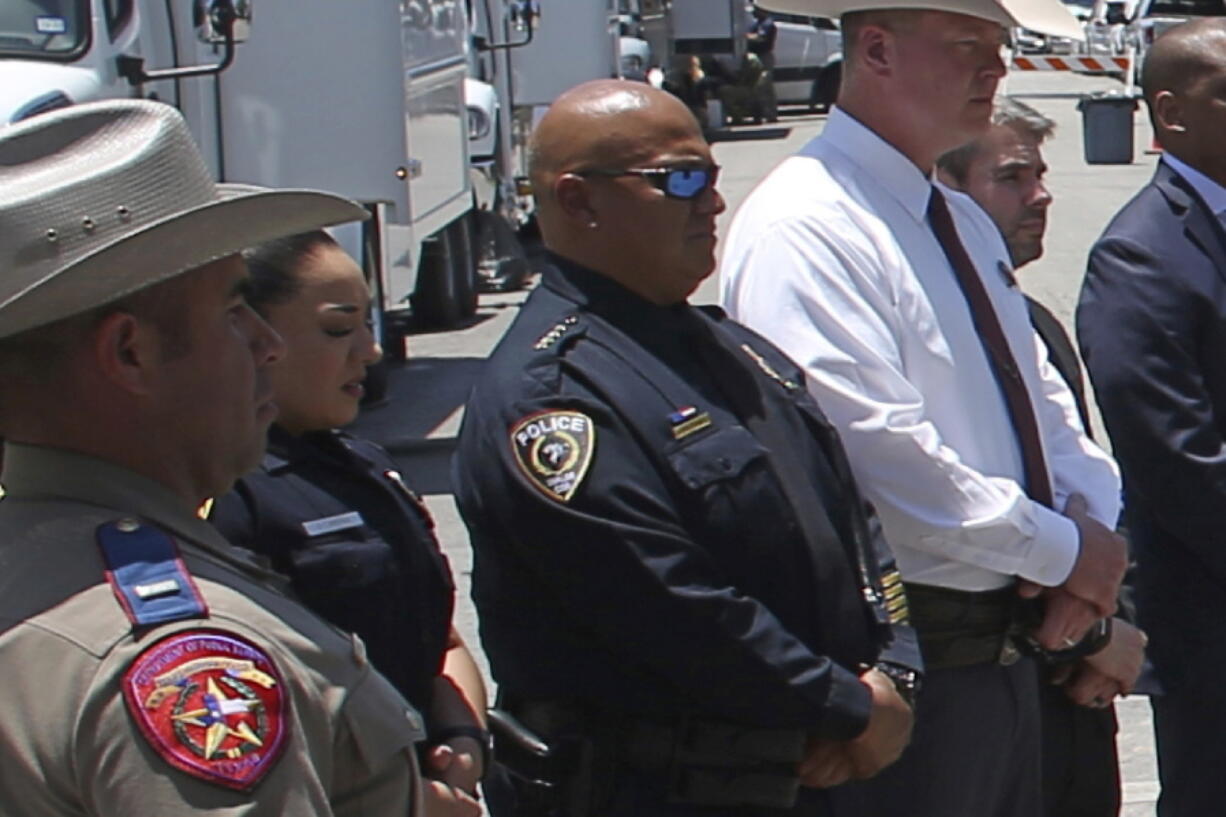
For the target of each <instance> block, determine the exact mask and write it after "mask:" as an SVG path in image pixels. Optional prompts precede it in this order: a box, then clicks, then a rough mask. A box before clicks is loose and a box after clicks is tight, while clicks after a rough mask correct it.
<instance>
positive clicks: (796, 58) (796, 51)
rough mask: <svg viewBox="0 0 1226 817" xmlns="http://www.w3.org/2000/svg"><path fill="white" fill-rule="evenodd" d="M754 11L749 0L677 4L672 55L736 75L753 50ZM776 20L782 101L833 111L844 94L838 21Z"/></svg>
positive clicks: (693, 0)
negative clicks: (710, 61) (712, 63)
mask: <svg viewBox="0 0 1226 817" xmlns="http://www.w3.org/2000/svg"><path fill="white" fill-rule="evenodd" d="M751 8H752V5H751V4H750V3H747V2H745V0H673V1H672V4H671V6H670V7H669V13H668V18H669V29H670V41H671V46H672V48H671V52H672V53H673V54H695V55H697V56H700V57H710V58H714V59H715V60H717V61H718V62H719V63H720V64H721V65H722V66H723V67H724V68H725V69H727V70H728V71H729V73H735V71H736V69H737V67H738V66H739V65H740V62H741V59H742V58H743V57H744V56H745V52H746V50H747V41H746V39H745V34H746V32H748V31H749V28H750V25H751V24H752V22H753V15H752V14H751V12H750V10H751ZM771 17H772V18H773V19H774V21H775V27H776V36H775V49H774V55H775V70H774V79H775V97H776V99H777V100H778V101H779V102H780V103H784V104H802V105H810V106H813V107H823V108H825V107H829V106H830V105H831V104H833V103H834V101H835V98H836V96H837V95H838V88H839V81H840V76H841V74H842V67H843V42H842V35H841V34H840V33H839V27H838V23H837V22H835V21H834V20H831V19H830V18H828V17H805V16H801V15H797V14H777V13H774V12H772V13H771Z"/></svg>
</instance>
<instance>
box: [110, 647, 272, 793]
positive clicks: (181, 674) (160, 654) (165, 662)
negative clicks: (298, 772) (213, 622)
mask: <svg viewBox="0 0 1226 817" xmlns="http://www.w3.org/2000/svg"><path fill="white" fill-rule="evenodd" d="M122 685H123V697H124V701H125V702H126V703H127V706H128V712H129V713H130V714H131V715H132V718H133V719H134V720H135V721H136V723H137V725H138V726H139V727H140V730H141V733H142V734H143V735H144V736H145V739H146V740H147V741H149V744H150V745H151V746H152V747H153V749H154V751H156V752H157V753H158V755H159V756H160V757H161V758H162V759H163V760H165V761H166V762H167V763H169V764H170V765H171V766H174V767H175V768H176V769H179V770H180V771H183V772H186V773H187V774H190V775H191V776H193V777H197V778H200V779H201V780H206V781H208V782H210V783H216V784H218V785H221V786H225V787H227V788H231V789H237V790H239V791H250V790H251V789H253V788H255V786H256V784H257V783H259V782H260V780H261V779H263V777H264V775H265V774H266V773H267V772H268V770H269V769H271V768H272V767H273V765H274V764H275V763H276V761H277V759H278V758H279V757H280V756H281V752H282V751H283V750H284V748H285V742H286V731H287V728H288V725H289V719H288V717H287V712H286V709H287V705H288V701H287V699H286V691H285V685H284V684H283V683H282V682H281V676H280V674H279V673H278V671H277V668H276V665H275V664H273V662H272V658H270V657H269V655H268V653H266V652H265V651H264V650H262V649H260V648H259V647H257V646H256V645H254V644H252V643H251V642H250V641H248V640H247V639H245V638H243V637H241V636H238V635H235V634H234V633H227V632H223V631H220V630H189V631H185V632H180V633H175V634H174V635H171V636H168V637H166V638H163V639H162V640H161V641H158V642H157V643H155V644H153V645H151V646H149V647H147V648H145V650H144V651H143V652H142V653H141V654H140V655H139V656H137V658H136V660H135V661H133V662H132V665H131V666H130V667H129V668H128V670H127V672H125V673H124V676H123V682H122Z"/></svg>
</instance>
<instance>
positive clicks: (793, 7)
mask: <svg viewBox="0 0 1226 817" xmlns="http://www.w3.org/2000/svg"><path fill="white" fill-rule="evenodd" d="M758 5H760V6H762V7H763V8H766V9H769V10H771V11H779V12H785V13H788V14H809V15H821V16H826V17H838V16H839V15H840V14H846V13H847V12H849V11H872V10H877V9H928V10H931V11H949V12H953V13H954V14H968V15H970V16H971V17H980V18H982V19H984V20H991V21H992V22H994V23H1000V24H1001V25H1002V26H1006V27H1010V28H1011V27H1013V26H1021V27H1022V28H1029V29H1031V30H1032V31H1038V32H1040V33H1042V34H1053V35H1055V36H1058V37H1069V38H1072V39H1074V40H1083V39H1085V33H1084V32H1083V31H1082V29H1081V23H1079V22H1077V18H1076V17H1074V16H1073V15H1072V13H1071V12H1070V11H1069V10H1068V9H1067V8H1065V6H1064V4H1063V3H1061V2H1060V0H759V2H758Z"/></svg>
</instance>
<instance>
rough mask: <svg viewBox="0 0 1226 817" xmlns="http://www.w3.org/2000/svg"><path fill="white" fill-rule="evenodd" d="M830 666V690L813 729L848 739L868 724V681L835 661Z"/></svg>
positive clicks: (870, 706) (826, 735)
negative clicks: (819, 721) (817, 722)
mask: <svg viewBox="0 0 1226 817" xmlns="http://www.w3.org/2000/svg"><path fill="white" fill-rule="evenodd" d="M831 669H832V670H833V671H832V672H831V674H830V693H829V694H828V695H827V696H826V705H825V707H824V708H823V712H822V720H821V723H819V724H818V725H817V729H816V730H815V731H816V733H817V735H818V737H822V738H829V739H831V740H851V739H852V738H854V737H857V736H859V735H860V733H861V732H863V731H864V730H865V729H867V728H868V716H869V713H870V712H872V709H873V694H872V691H871V690H870V689H869V688H868V684H866V683H864V682H863V681H861V680H860V679H859V678H858V677H856V676H855V675H853V674H852V673H850V672H848V671H847V670H845V669H843V668H842V667H840V666H838V665H837V664H835V665H834V666H832V667H831Z"/></svg>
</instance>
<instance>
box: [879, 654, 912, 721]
mask: <svg viewBox="0 0 1226 817" xmlns="http://www.w3.org/2000/svg"><path fill="white" fill-rule="evenodd" d="M875 669H877V670H878V671H880V672H881V673H882V674H883V675H885V676H886V677H887V678H889V679H890V680H891V681H893V682H894V689H896V690H898V696H899V697H900V698H902V699H903V700H904V701H906V702H907V706H909V707H911V708H912V709H915V699H916V698H917V697H919V693H920V687H922V686H923V682H922V681H921V680H920V674H919V673H918V672H916V671H915V670H913V669H911V668H910V667H904V666H902V665H901V664H894V663H891V662H889V661H879V662H877V665H876V667H875Z"/></svg>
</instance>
